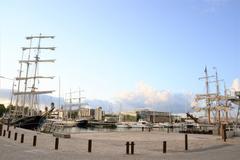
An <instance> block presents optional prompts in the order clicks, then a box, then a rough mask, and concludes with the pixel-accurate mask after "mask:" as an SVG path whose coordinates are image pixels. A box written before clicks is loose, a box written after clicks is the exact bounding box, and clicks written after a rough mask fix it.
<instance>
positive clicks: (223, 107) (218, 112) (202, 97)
mask: <svg viewBox="0 0 240 160" xmlns="http://www.w3.org/2000/svg"><path fill="white" fill-rule="evenodd" d="M214 69H215V70H216V68H215V67H214ZM204 73H205V76H203V77H200V78H199V79H205V87H206V93H205V94H196V96H195V98H194V103H193V104H192V105H193V109H194V110H195V111H197V112H200V111H205V113H206V114H205V115H206V117H207V123H208V124H221V123H225V124H228V123H229V117H228V115H229V111H230V109H231V103H230V101H229V97H230V95H229V94H228V93H227V89H226V86H225V84H224V95H222V94H221V92H220V82H221V81H223V80H219V78H218V73H217V70H216V72H215V75H208V70H207V67H205V70H204ZM210 83H215V84H216V85H215V89H216V90H215V91H210ZM204 101H205V102H204ZM203 103H205V105H204V106H203V107H200V105H201V104H203Z"/></svg>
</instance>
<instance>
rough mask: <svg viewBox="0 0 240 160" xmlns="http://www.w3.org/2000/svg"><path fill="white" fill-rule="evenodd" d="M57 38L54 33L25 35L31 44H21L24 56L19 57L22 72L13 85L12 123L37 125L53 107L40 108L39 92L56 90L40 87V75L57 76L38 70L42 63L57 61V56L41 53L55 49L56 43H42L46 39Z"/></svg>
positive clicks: (10, 112) (23, 126)
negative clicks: (43, 110) (48, 44)
mask: <svg viewBox="0 0 240 160" xmlns="http://www.w3.org/2000/svg"><path fill="white" fill-rule="evenodd" d="M47 39H54V36H48V35H47V36H46V35H42V34H40V35H37V36H29V37H26V40H27V41H28V42H29V47H23V48H22V58H21V60H19V63H20V69H19V74H18V76H17V77H16V78H15V81H16V82H17V84H16V89H14V86H13V90H12V91H13V93H12V97H11V102H10V107H9V108H10V109H9V119H11V124H12V125H16V126H18V127H21V128H26V129H37V128H39V127H40V126H41V124H42V123H43V122H44V120H45V119H46V117H47V115H48V114H50V113H51V112H52V111H53V109H54V103H51V109H50V110H49V111H47V110H46V112H45V113H44V114H43V113H42V111H41V110H40V103H39V99H40V97H39V96H40V95H42V94H50V93H52V92H54V90H40V89H39V83H40V79H53V78H54V76H43V75H40V73H39V66H40V64H42V63H54V62H55V59H41V58H40V54H46V53H45V52H46V51H54V50H55V47H42V46H41V43H43V42H42V41H43V40H47Z"/></svg>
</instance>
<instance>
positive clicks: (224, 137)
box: [223, 129, 227, 142]
mask: <svg viewBox="0 0 240 160" xmlns="http://www.w3.org/2000/svg"><path fill="white" fill-rule="evenodd" d="M223 140H224V142H226V140H227V132H226V129H224V131H223Z"/></svg>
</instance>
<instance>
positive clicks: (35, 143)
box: [33, 135, 37, 147]
mask: <svg viewBox="0 0 240 160" xmlns="http://www.w3.org/2000/svg"><path fill="white" fill-rule="evenodd" d="M36 145H37V136H36V135H35V136H33V146H34V147H35V146H36Z"/></svg>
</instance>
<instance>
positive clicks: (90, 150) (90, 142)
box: [88, 139, 92, 152]
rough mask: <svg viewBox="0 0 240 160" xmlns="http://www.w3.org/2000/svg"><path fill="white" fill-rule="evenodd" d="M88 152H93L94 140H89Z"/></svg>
mask: <svg viewBox="0 0 240 160" xmlns="http://www.w3.org/2000/svg"><path fill="white" fill-rule="evenodd" d="M88 152H92V140H91V139H89V140H88Z"/></svg>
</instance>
